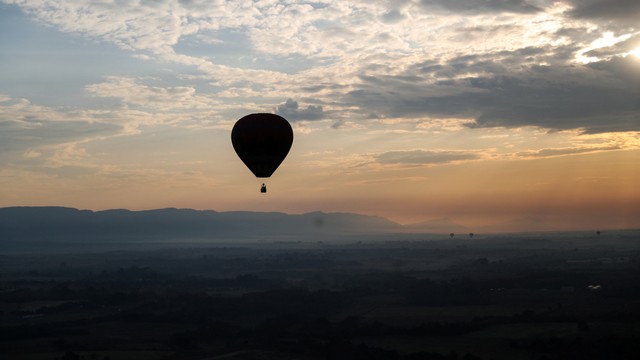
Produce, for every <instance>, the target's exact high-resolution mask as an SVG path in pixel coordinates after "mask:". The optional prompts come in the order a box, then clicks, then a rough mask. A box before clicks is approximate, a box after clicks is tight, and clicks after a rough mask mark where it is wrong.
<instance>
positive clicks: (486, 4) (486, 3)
mask: <svg viewBox="0 0 640 360" xmlns="http://www.w3.org/2000/svg"><path fill="white" fill-rule="evenodd" d="M420 4H421V5H422V6H424V7H425V8H427V9H435V10H437V9H442V10H446V11H451V12H455V13H472V14H481V13H493V12H496V13H499V12H512V13H534V12H538V11H541V10H542V9H540V8H539V7H537V6H534V5H531V4H530V2H528V1H526V0H483V1H478V0H420Z"/></svg>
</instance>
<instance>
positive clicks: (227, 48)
mask: <svg viewBox="0 0 640 360" xmlns="http://www.w3.org/2000/svg"><path fill="white" fill-rule="evenodd" d="M174 50H175V51H176V52H177V53H179V54H184V55H190V56H197V57H206V58H208V59H209V60H211V61H212V62H213V63H216V64H220V65H227V66H232V67H236V68H241V69H258V70H271V71H278V72H283V73H287V74H295V73H298V72H300V71H304V70H307V69H311V68H313V67H316V66H322V65H325V64H327V63H328V62H329V61H331V59H329V58H326V59H310V58H308V57H306V56H303V55H301V54H289V55H287V56H280V55H272V54H265V53H261V52H258V51H256V50H255V49H254V48H253V46H252V44H251V40H250V39H249V37H248V36H247V34H246V33H245V32H244V31H242V30H240V29H222V30H218V31H204V32H200V33H198V34H194V35H188V36H183V37H182V38H180V41H179V42H178V44H176V45H175V46H174Z"/></svg>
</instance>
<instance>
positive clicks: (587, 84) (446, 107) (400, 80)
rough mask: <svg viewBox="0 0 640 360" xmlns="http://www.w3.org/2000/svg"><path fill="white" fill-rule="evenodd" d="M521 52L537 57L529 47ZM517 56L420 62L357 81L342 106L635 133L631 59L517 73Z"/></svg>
mask: <svg viewBox="0 0 640 360" xmlns="http://www.w3.org/2000/svg"><path fill="white" fill-rule="evenodd" d="M526 52H529V53H531V56H539V55H536V54H537V53H538V52H539V51H538V50H536V49H535V48H534V49H531V50H527V51H526ZM540 53H541V54H547V52H546V51H541V52H540ZM550 56H553V55H550ZM523 57H525V55H524V54H523V51H517V52H516V53H515V54H514V56H513V58H511V59H509V58H505V60H503V61H498V62H495V61H491V60H490V59H488V58H487V57H486V56H473V55H468V56H466V57H464V58H460V57H458V58H453V59H451V60H449V61H448V62H444V63H433V62H431V63H426V64H425V63H418V64H415V65H414V66H410V67H408V68H407V70H406V71H405V72H404V73H401V74H398V75H375V76H374V75H367V76H361V77H360V80H361V82H360V83H359V84H357V85H356V86H354V87H355V90H353V91H351V92H350V93H348V94H347V96H346V101H348V102H349V103H351V104H354V105H356V106H358V107H359V108H360V109H361V110H362V112H363V113H371V112H375V113H376V114H381V115H384V116H386V117H399V118H401V117H414V118H418V117H425V116H429V117H441V118H452V117H460V118H473V119H475V122H474V123H473V124H470V125H469V126H470V127H523V126H537V127H541V128H547V129H555V130H567V129H582V130H584V131H585V132H587V133H602V132H614V131H637V130H640V121H639V119H640V102H638V95H637V94H638V93H639V91H640V71H638V63H637V60H636V59H632V57H627V58H620V57H614V58H612V59H610V60H603V61H599V62H594V63H590V64H586V65H576V64H572V65H565V64H556V65H553V66H540V65H536V64H533V63H531V64H528V65H522V66H520V69H517V68H515V69H514V68H512V66H511V65H510V64H509V61H511V60H513V59H518V58H523ZM525 59H526V57H525ZM525 63H526V62H525ZM463 74H464V75H463ZM461 75H462V76H461Z"/></svg>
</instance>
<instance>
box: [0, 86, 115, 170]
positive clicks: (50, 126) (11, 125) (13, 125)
mask: <svg viewBox="0 0 640 360" xmlns="http://www.w3.org/2000/svg"><path fill="white" fill-rule="evenodd" d="M98 118H99V115H98V114H97V113H91V112H86V111H76V110H66V109H55V108H50V107H46V106H41V105H35V104H32V103H31V102H29V101H28V100H26V99H12V98H9V97H2V98H0V130H1V131H0V163H2V164H7V163H17V162H33V161H35V160H38V161H40V160H41V159H42V158H43V157H44V155H45V154H48V155H50V156H51V155H52V154H54V153H55V152H56V151H57V150H59V149H60V147H61V146H63V147H64V146H67V145H68V144H71V143H74V142H78V141H84V140H86V139H91V138H100V137H105V136H114V135H119V134H122V133H123V132H124V128H123V126H122V125H120V124H116V123H111V122H109V121H99V120H98Z"/></svg>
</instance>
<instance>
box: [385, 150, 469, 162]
mask: <svg viewBox="0 0 640 360" xmlns="http://www.w3.org/2000/svg"><path fill="white" fill-rule="evenodd" d="M374 159H375V161H376V162H377V163H379V164H385V165H389V164H393V165H434V164H446V163H450V162H453V161H461V160H476V159H479V156H478V154H477V153H473V152H468V151H430V150H409V151H388V152H384V153H380V154H377V155H375V156H374Z"/></svg>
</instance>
